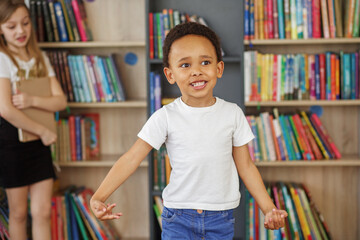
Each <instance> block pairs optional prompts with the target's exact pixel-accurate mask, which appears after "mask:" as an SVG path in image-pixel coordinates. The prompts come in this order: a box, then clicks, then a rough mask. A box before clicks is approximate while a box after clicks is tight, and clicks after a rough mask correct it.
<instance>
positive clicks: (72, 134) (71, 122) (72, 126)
mask: <svg viewBox="0 0 360 240" xmlns="http://www.w3.org/2000/svg"><path fill="white" fill-rule="evenodd" d="M69 132H70V133H69V134H70V151H71V160H72V161H76V136H75V116H73V115H71V116H69Z"/></svg>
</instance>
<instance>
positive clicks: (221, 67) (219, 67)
mask: <svg viewBox="0 0 360 240" xmlns="http://www.w3.org/2000/svg"><path fill="white" fill-rule="evenodd" d="M216 68H217V78H221V77H222V75H223V73H224V62H223V61H220V62H218V63H217V66H216Z"/></svg>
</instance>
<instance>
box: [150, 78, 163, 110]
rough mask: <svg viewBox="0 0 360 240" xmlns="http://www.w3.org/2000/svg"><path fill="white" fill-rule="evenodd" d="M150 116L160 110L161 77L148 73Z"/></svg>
mask: <svg viewBox="0 0 360 240" xmlns="http://www.w3.org/2000/svg"><path fill="white" fill-rule="evenodd" d="M149 81H150V83H149V86H150V87H149V88H150V89H149V91H150V115H151V114H153V113H154V112H155V111H156V110H158V109H160V108H161V75H160V73H157V72H150V78H149Z"/></svg>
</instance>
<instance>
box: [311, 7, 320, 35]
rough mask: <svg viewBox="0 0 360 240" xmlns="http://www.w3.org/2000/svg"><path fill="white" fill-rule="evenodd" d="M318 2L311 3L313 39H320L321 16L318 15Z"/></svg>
mask: <svg viewBox="0 0 360 240" xmlns="http://www.w3.org/2000/svg"><path fill="white" fill-rule="evenodd" d="M320 1H321V0H313V1H312V29H313V38H321V22H320V18H321V14H320Z"/></svg>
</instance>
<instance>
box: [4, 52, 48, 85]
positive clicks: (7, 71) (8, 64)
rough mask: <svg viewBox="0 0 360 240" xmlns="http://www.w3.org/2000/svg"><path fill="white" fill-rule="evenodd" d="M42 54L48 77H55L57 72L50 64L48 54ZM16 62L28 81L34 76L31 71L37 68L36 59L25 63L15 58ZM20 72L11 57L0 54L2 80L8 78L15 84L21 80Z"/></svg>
mask: <svg viewBox="0 0 360 240" xmlns="http://www.w3.org/2000/svg"><path fill="white" fill-rule="evenodd" d="M42 54H43V57H44V62H45V65H46V68H47V70H48V76H49V77H54V76H55V72H54V69H53V68H52V66H51V64H50V61H49V58H48V57H47V56H46V54H45V53H44V52H43V53H42ZM15 60H16V61H17V63H18V64H19V67H20V70H21V71H24V74H25V79H27V78H29V77H33V76H31V73H32V71H31V70H32V69H33V68H34V66H35V58H32V59H30V60H29V61H27V62H26V61H23V60H21V59H19V58H17V57H15ZM18 72H19V71H18V69H17V67H16V65H15V64H14V63H13V62H12V61H11V59H10V58H9V56H8V55H6V54H5V53H3V52H0V78H8V79H10V81H11V82H12V83H13V82H16V81H19V80H20V77H19V74H18Z"/></svg>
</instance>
